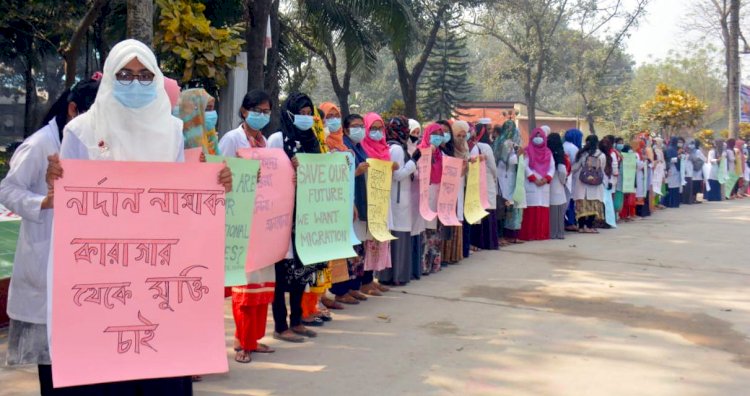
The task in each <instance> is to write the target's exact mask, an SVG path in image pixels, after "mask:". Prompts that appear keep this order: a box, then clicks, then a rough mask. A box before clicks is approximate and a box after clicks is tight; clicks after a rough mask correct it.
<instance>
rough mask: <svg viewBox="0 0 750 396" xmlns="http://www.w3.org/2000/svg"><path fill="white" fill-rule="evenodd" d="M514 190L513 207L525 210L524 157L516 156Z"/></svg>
mask: <svg viewBox="0 0 750 396" xmlns="http://www.w3.org/2000/svg"><path fill="white" fill-rule="evenodd" d="M516 169H517V171H516V189H515V190H513V206H515V207H516V209H524V208H526V206H527V205H526V172H524V169H526V157H525V156H524V155H519V156H518V164H517V165H516Z"/></svg>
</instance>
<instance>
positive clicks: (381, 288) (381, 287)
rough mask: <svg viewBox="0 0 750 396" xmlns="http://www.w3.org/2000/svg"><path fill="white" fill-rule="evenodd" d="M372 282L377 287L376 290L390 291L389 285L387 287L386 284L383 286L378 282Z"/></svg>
mask: <svg viewBox="0 0 750 396" xmlns="http://www.w3.org/2000/svg"><path fill="white" fill-rule="evenodd" d="M373 283H374V284H375V287H376V288H377V289H378V290H380V291H382V292H387V291H390V290H391V288H390V287H388V286H385V285H381V284H380V283H378V282H373Z"/></svg>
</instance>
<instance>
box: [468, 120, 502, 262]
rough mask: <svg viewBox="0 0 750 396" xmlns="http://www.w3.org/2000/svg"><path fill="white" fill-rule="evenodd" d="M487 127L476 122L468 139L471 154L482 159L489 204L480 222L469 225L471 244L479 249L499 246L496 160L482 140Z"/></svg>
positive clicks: (488, 146) (490, 149) (490, 147)
mask: <svg viewBox="0 0 750 396" xmlns="http://www.w3.org/2000/svg"><path fill="white" fill-rule="evenodd" d="M487 127H488V125H485V124H478V125H477V126H476V127H475V130H476V134H473V135H472V137H471V139H469V145H470V146H472V148H471V155H472V156H473V157H477V156H478V157H479V158H480V159H481V160H482V163H481V164H480V165H481V166H484V167H485V169H486V172H485V173H486V176H487V180H486V183H487V201H488V203H489V204H490V205H489V207H488V208H487V209H486V211H487V213H489V214H488V215H487V216H485V217H484V218H483V219H482V221H481V223H479V224H476V225H473V226H471V244H472V245H473V246H476V247H477V248H479V249H484V250H497V249H498V248H499V247H500V244H499V240H498V232H497V230H498V228H497V161H495V154H494V153H493V152H492V146H490V145H489V144H487V143H484V142H483V140H485V139H484V137H485V136H486V135H487V133H488V132H486V129H485V128H487Z"/></svg>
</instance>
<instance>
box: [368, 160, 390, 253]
mask: <svg viewBox="0 0 750 396" xmlns="http://www.w3.org/2000/svg"><path fill="white" fill-rule="evenodd" d="M367 163H368V164H370V168H369V169H368V170H367V228H368V229H369V230H370V234H372V236H373V238H375V239H376V240H378V241H380V242H385V241H390V240H393V239H396V237H394V236H393V235H391V232H390V231H389V230H388V210H389V209H390V205H391V182H392V181H393V162H391V161H382V160H379V159H374V158H368V159H367Z"/></svg>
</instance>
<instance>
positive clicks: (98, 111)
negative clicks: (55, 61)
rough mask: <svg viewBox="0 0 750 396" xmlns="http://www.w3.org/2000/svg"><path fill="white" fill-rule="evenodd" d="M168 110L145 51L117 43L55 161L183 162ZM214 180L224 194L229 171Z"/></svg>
mask: <svg viewBox="0 0 750 396" xmlns="http://www.w3.org/2000/svg"><path fill="white" fill-rule="evenodd" d="M133 84H138V85H135V86H134V85H133ZM170 108H171V104H170V102H169V98H168V97H167V93H166V91H165V90H164V76H163V75H162V72H161V70H160V69H159V66H158V63H157V61H156V57H155V56H154V54H153V52H152V51H151V49H150V48H148V47H147V46H146V45H144V44H143V43H141V42H140V41H137V40H124V41H121V42H120V43H118V44H117V45H115V46H114V47H113V48H112V51H110V53H109V56H108V57H107V60H106V61H105V63H104V73H103V77H102V80H101V84H100V89H99V92H98V93H97V96H96V100H95V101H94V104H93V105H92V106H91V109H90V111H89V112H87V113H86V114H84V115H82V116H80V117H77V118H75V119H74V120H72V121H71V122H70V123H68V125H67V126H66V127H65V139H63V142H62V145H61V147H60V158H63V159H78V160H91V161H101V160H108V161H147V162H183V161H184V158H185V157H184V140H183V135H182V121H181V120H180V119H178V118H175V117H173V116H172V115H171V110H170ZM48 173H49V174H50V178H51V179H55V178H59V177H61V176H62V168H61V167H60V162H59V161H58V160H51V161H50V169H49V172H48ZM218 176H219V177H218V178H217V182H218V183H219V184H222V185H223V186H224V188H225V189H226V190H227V191H230V190H231V187H232V173H231V171H230V170H229V168H227V167H224V168H223V169H222V170H221V172H220V173H219V175H218ZM50 384H51V380H50ZM87 388H89V389H100V388H101V389H102V391H103V389H109V388H116V389H118V392H121V393H120V394H135V393H136V391H137V390H138V389H140V390H141V391H142V392H144V393H146V394H171V395H190V394H192V382H191V378H190V377H189V376H187V377H176V378H157V379H150V380H137V381H128V382H119V383H111V384H99V385H90V386H87ZM87 391H88V390H87ZM93 392H96V391H93Z"/></svg>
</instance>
